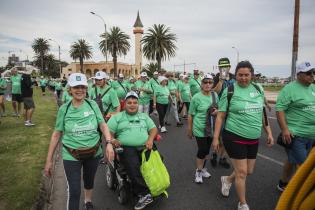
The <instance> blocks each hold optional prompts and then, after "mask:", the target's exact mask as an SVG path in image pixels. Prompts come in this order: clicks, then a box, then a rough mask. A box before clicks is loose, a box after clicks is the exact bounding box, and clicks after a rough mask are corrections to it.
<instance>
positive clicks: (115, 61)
mask: <svg viewBox="0 0 315 210" xmlns="http://www.w3.org/2000/svg"><path fill="white" fill-rule="evenodd" d="M113 63H114V77H117V55H116V52H114V53H113Z"/></svg>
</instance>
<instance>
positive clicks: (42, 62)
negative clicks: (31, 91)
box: [40, 55, 44, 74]
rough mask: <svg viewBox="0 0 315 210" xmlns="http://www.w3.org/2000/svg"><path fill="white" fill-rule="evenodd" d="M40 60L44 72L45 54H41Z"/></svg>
mask: <svg viewBox="0 0 315 210" xmlns="http://www.w3.org/2000/svg"><path fill="white" fill-rule="evenodd" d="M40 62H41V70H42V71H41V72H42V74H43V73H44V56H43V55H41V56H40Z"/></svg>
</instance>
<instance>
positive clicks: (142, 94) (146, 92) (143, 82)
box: [135, 72, 153, 114]
mask: <svg viewBox="0 0 315 210" xmlns="http://www.w3.org/2000/svg"><path fill="white" fill-rule="evenodd" d="M135 87H136V90H137V92H138V95H139V112H143V113H147V114H149V106H150V100H151V95H152V93H153V91H152V88H151V85H150V84H149V81H148V75H147V73H146V72H142V73H141V74H140V80H138V81H137V82H136V83H135Z"/></svg>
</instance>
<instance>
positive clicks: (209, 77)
mask: <svg viewBox="0 0 315 210" xmlns="http://www.w3.org/2000/svg"><path fill="white" fill-rule="evenodd" d="M204 79H213V76H212V75H211V74H205V75H204V77H203V80H204Z"/></svg>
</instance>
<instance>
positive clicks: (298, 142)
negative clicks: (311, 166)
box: [286, 136, 315, 164]
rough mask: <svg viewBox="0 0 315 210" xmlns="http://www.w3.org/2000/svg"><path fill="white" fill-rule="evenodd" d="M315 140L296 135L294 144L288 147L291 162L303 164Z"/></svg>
mask: <svg viewBox="0 0 315 210" xmlns="http://www.w3.org/2000/svg"><path fill="white" fill-rule="evenodd" d="M314 143H315V140H312V139H309V138H305V137H299V136H295V137H294V138H292V145H291V147H290V148H287V149H286V152H287V154H288V160H289V163H293V164H302V163H303V162H304V161H305V160H306V158H307V156H308V154H309V152H310V151H311V149H312V146H313V144H314Z"/></svg>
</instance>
